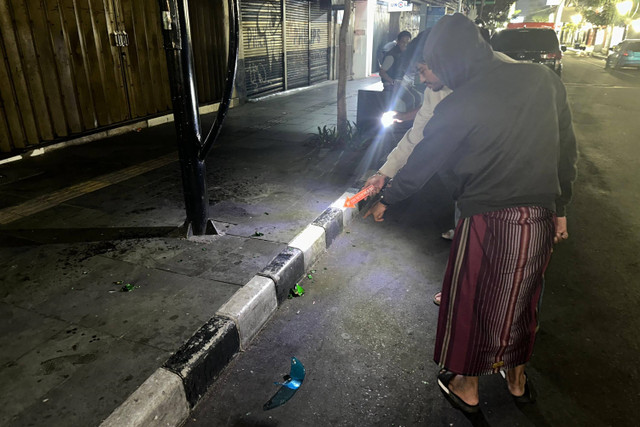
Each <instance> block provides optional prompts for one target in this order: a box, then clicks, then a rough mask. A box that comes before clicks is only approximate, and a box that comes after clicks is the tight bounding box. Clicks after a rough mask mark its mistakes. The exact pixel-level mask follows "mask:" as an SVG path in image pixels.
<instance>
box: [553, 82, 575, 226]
mask: <svg viewBox="0 0 640 427" xmlns="http://www.w3.org/2000/svg"><path fill="white" fill-rule="evenodd" d="M558 126H559V134H560V145H559V147H558V148H559V150H560V153H559V155H558V179H559V181H560V196H559V197H558V198H557V199H556V214H557V215H558V216H559V217H563V216H565V215H566V207H567V205H568V204H569V202H571V197H572V195H573V182H574V181H575V180H576V176H577V173H578V169H577V166H576V164H577V162H578V144H577V142H576V136H575V133H574V132H573V124H572V121H571V109H570V108H569V101H568V100H567V94H566V90H564V86H563V87H562V93H561V95H560V105H559V108H558Z"/></svg>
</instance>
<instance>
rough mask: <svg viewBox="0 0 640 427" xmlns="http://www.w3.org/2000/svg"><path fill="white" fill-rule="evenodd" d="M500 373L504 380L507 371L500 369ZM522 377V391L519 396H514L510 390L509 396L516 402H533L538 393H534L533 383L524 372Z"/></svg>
mask: <svg viewBox="0 0 640 427" xmlns="http://www.w3.org/2000/svg"><path fill="white" fill-rule="evenodd" d="M500 375H502V378H504V379H505V380H506V379H507V373H506V372H505V371H502V370H501V371H500ZM524 378H525V382H524V393H522V395H521V396H516V395H514V394H511V392H509V394H511V397H513V400H515V402H516V403H535V401H536V397H537V395H538V393H536V389H535V388H534V387H533V383H532V382H531V380H530V379H529V375H527V373H526V372H525V373H524Z"/></svg>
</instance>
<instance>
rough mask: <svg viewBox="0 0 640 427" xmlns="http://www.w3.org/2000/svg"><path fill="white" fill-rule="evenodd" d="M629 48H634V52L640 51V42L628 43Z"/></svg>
mask: <svg viewBox="0 0 640 427" xmlns="http://www.w3.org/2000/svg"><path fill="white" fill-rule="evenodd" d="M627 50H632V51H634V52H640V42H631V43H629V44H628V45H627Z"/></svg>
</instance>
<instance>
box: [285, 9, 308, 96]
mask: <svg viewBox="0 0 640 427" xmlns="http://www.w3.org/2000/svg"><path fill="white" fill-rule="evenodd" d="M285 6H286V7H285V15H286V19H285V22H286V32H285V37H286V52H287V89H293V88H297V87H302V86H308V85H309V2H308V1H307V0H286V3H285Z"/></svg>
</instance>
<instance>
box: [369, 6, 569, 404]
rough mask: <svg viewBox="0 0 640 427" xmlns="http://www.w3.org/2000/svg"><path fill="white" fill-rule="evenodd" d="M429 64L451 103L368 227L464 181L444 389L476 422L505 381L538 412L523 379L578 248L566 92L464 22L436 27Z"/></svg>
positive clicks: (446, 321)
mask: <svg viewBox="0 0 640 427" xmlns="http://www.w3.org/2000/svg"><path fill="white" fill-rule="evenodd" d="M424 59H425V61H426V63H427V65H428V66H429V68H430V69H431V70H432V71H433V73H434V74H435V75H436V76H437V77H438V78H439V79H440V80H442V82H443V83H444V84H446V85H447V86H448V87H449V88H451V89H452V91H453V92H452V93H451V94H450V95H448V96H447V97H446V98H445V99H443V100H442V101H441V102H440V103H439V104H438V106H437V107H436V109H435V111H434V114H433V117H432V118H431V120H430V121H429V122H428V123H427V125H426V126H425V128H424V133H423V136H424V139H423V140H422V141H421V142H420V143H419V144H418V145H417V146H416V147H415V149H414V150H413V152H412V154H411V155H410V157H409V159H408V161H407V163H406V165H405V166H404V167H403V168H402V169H401V170H400V171H399V172H398V173H397V175H396V176H395V178H394V180H393V184H392V186H391V187H389V188H387V189H386V190H385V192H384V194H383V196H382V198H381V200H380V202H378V203H376V204H375V205H374V206H373V207H372V208H371V209H370V210H369V212H368V213H367V216H368V215H372V216H373V217H374V219H375V220H376V221H382V220H383V216H384V212H385V210H386V209H387V208H388V207H389V206H392V205H394V204H396V203H397V202H399V201H400V200H403V199H405V198H407V197H409V196H410V195H411V194H413V193H414V192H416V191H417V190H419V189H420V188H421V187H422V186H423V185H424V184H425V183H426V182H427V181H428V180H429V179H430V178H431V177H432V176H433V175H434V174H435V173H436V172H438V171H443V172H445V173H447V174H448V175H449V176H452V177H454V179H455V188H456V189H455V192H454V194H453V196H454V199H455V200H456V202H457V204H458V208H459V209H460V211H461V219H460V221H459V222H458V224H457V227H456V232H455V237H454V240H453V243H452V247H451V252H450V255H449V262H448V266H447V271H446V274H445V278H444V282H443V290H442V303H441V306H440V312H439V318H438V330H437V336H436V347H435V352H434V353H435V354H434V360H435V361H436V363H438V364H439V366H440V367H441V368H442V371H441V372H440V374H439V375H438V385H439V387H440V388H441V390H442V391H443V393H444V395H445V397H446V398H447V399H448V400H449V402H450V403H451V404H452V405H453V406H455V407H456V408H458V409H461V410H462V411H465V412H469V413H473V412H478V411H479V405H478V402H479V396H478V376H480V375H488V374H493V373H497V372H500V371H502V372H503V373H504V374H505V377H506V379H507V385H508V389H509V391H510V393H511V394H512V395H513V397H514V399H516V401H518V402H532V401H534V400H535V394H534V391H533V387H532V385H531V381H530V380H529V379H528V378H527V376H526V374H525V370H524V368H525V364H526V362H527V361H529V359H530V357H531V354H532V352H533V344H534V340H535V333H536V330H537V325H538V312H537V308H538V302H539V300H540V296H541V293H542V284H543V274H544V271H545V269H546V267H547V264H548V262H549V259H550V256H551V252H552V246H553V243H554V242H558V241H562V240H565V239H567V238H568V232H567V223H566V217H565V215H566V206H567V204H568V203H569V202H570V200H571V195H572V185H573V181H574V180H575V177H576V161H577V145H576V139H575V135H574V132H573V126H572V123H571V112H570V109H569V105H568V101H567V93H566V89H565V87H564V85H563V84H562V81H561V80H560V79H559V78H558V76H557V75H555V73H553V72H552V71H551V70H549V69H548V68H546V67H544V66H541V65H539V64H527V63H513V62H506V61H504V60H503V59H501V58H500V57H499V56H498V55H495V54H494V52H493V51H492V49H491V47H490V45H489V44H488V43H487V42H486V41H485V40H484V39H483V38H482V36H481V35H480V33H479V32H478V30H477V27H476V26H475V24H474V23H473V22H472V21H470V20H469V19H468V18H466V17H465V16H463V15H461V14H454V15H448V16H444V17H443V18H442V19H440V21H438V23H437V24H436V25H435V26H434V27H433V29H432V31H431V34H430V35H429V38H428V39H427V41H426V44H425V47H424Z"/></svg>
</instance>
